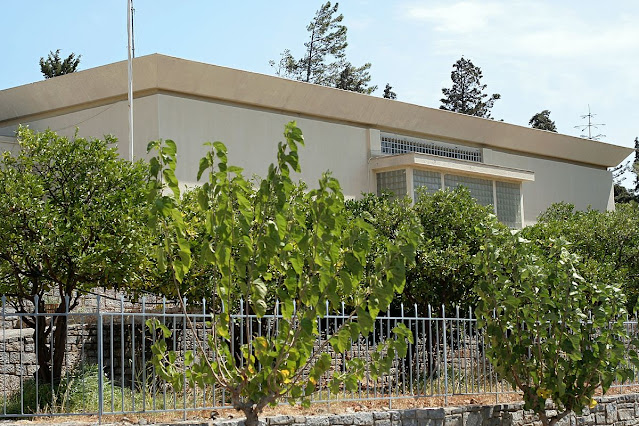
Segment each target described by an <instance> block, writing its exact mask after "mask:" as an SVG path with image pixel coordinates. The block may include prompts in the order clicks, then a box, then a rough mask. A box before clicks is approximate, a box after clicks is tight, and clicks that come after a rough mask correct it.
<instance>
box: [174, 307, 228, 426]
mask: <svg viewBox="0 0 639 426" xmlns="http://www.w3.org/2000/svg"><path fill="white" fill-rule="evenodd" d="M186 302H187V299H186V297H185V298H184V299H183V300H182V303H183V304H184V309H183V311H184V312H183V315H184V316H183V318H182V350H181V352H182V356H184V354H185V353H186V321H187V320H188V312H187V309H186ZM222 312H224V304H222ZM231 330H232V328H231ZM231 337H232V335H231ZM183 380H184V383H183V384H184V386H182V393H183V395H182V404H183V406H182V410H183V413H182V419H183V420H184V421H186V364H184V378H183Z"/></svg>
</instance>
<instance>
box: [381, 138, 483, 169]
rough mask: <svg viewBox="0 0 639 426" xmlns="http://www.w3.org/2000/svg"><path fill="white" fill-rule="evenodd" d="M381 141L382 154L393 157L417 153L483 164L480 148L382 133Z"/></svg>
mask: <svg viewBox="0 0 639 426" xmlns="http://www.w3.org/2000/svg"><path fill="white" fill-rule="evenodd" d="M381 140H382V154H390V155H394V154H406V153H409V152H417V153H420V154H428V155H436V156H438V157H446V158H455V159H458V160H466V161H474V162H476V163H481V162H483V158H482V151H481V149H480V148H473V147H470V146H463V145H454V144H450V143H446V142H435V141H429V140H425V139H418V138H411V137H408V136H399V135H390V134H384V133H382V135H381Z"/></svg>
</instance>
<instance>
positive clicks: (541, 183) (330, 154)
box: [0, 93, 614, 224]
mask: <svg viewBox="0 0 639 426" xmlns="http://www.w3.org/2000/svg"><path fill="white" fill-rule="evenodd" d="M134 118H135V129H134V130H135V146H134V154H135V158H141V157H144V156H145V155H146V145H147V143H148V142H149V141H150V140H153V139H158V138H163V139H173V140H175V141H176V143H177V144H178V161H179V162H178V170H177V175H178V178H179V180H180V182H182V183H183V184H188V185H193V184H195V183H196V173H197V168H198V164H199V159H200V158H201V157H202V156H203V155H204V153H205V148H204V147H203V145H202V144H203V143H204V142H206V141H216V140H220V141H222V142H224V143H225V144H226V145H227V147H228V149H229V162H230V163H231V164H234V165H238V166H240V167H243V168H244V169H245V175H246V176H251V175H253V174H257V175H262V176H263V175H264V174H265V173H266V170H267V168H268V165H269V164H270V163H271V162H274V161H275V153H276V148H277V143H278V142H279V141H281V140H282V139H283V135H282V133H283V130H284V125H285V124H286V123H287V122H289V121H291V120H296V121H297V123H298V126H299V127H300V128H301V129H302V131H303V132H304V137H305V140H306V146H305V147H303V148H301V150H300V161H301V167H302V174H301V175H300V176H296V178H300V179H302V180H304V181H305V182H307V183H308V184H309V185H310V186H315V185H316V182H317V180H318V179H319V178H320V177H321V174H322V173H323V172H324V171H326V170H330V171H332V173H333V175H334V176H335V177H336V178H338V179H339V181H340V183H341V184H342V188H343V189H344V193H345V195H346V196H348V197H358V196H359V195H360V194H361V193H362V192H374V191H375V190H376V184H375V174H374V173H373V172H372V171H371V170H372V166H371V154H372V155H379V153H380V149H381V146H380V131H379V130H377V129H374V128H371V126H365V125H357V124H351V123H343V122H335V121H330V120H326V119H320V118H316V117H309V116H306V115H295V114H291V113H284V112H279V111H276V110H272V109H265V108H258V107H251V106H247V105H238V104H233V103H227V102H223V101H219V100H212V99H201V98H195V97H187V96H178V95H174V94H169V93H154V94H148V95H146V96H142V97H139V98H137V99H135V102H134ZM23 124H27V125H29V126H31V127H32V128H33V129H36V130H44V129H46V128H50V129H52V130H55V131H57V132H58V133H60V134H64V135H68V136H71V135H73V133H74V132H75V129H76V127H77V128H78V129H79V134H80V135H81V136H93V137H102V136H103V135H105V134H113V135H114V136H116V137H117V138H118V139H119V140H120V143H119V149H120V152H121V153H122V155H123V156H124V157H126V158H128V156H129V152H128V143H127V135H128V130H127V129H128V116H127V103H126V101H125V100H119V101H112V102H111V103H105V104H104V105H99V106H93V107H90V108H85V109H81V110H76V111H72V112H65V111H60V112H58V113H57V114H51V116H49V117H48V118H41V119H38V120H32V121H26V122H23ZM15 127H16V126H15V125H12V126H6V127H2V128H0V135H10V134H12V133H13V131H14V130H15ZM3 147H4V145H3ZM483 152H484V161H485V163H486V164H491V165H497V166H501V167H510V168H513V169H520V170H527V171H532V172H533V173H534V182H523V183H522V194H523V198H524V219H525V224H530V223H533V222H534V221H535V220H536V218H537V216H538V215H539V213H541V212H542V211H544V210H545V209H546V208H547V207H548V206H549V205H550V204H552V203H553V202H558V201H566V202H570V203H574V204H575V206H576V207H577V208H578V209H586V208H588V207H592V208H595V209H598V210H606V209H613V208H614V203H613V202H612V177H611V173H610V172H608V171H607V170H605V168H603V167H596V166H590V165H580V164H574V163H569V162H565V161H561V160H557V159H550V158H542V157H539V156H534V155H529V154H522V153H514V152H507V151H500V150H497V149H489V148H486V147H485V148H484V149H483Z"/></svg>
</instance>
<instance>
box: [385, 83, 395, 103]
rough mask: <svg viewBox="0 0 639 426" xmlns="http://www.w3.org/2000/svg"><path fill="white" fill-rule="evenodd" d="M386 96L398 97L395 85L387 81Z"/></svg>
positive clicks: (389, 97) (387, 97)
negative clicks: (394, 88)
mask: <svg viewBox="0 0 639 426" xmlns="http://www.w3.org/2000/svg"><path fill="white" fill-rule="evenodd" d="M384 98H386V99H397V93H395V92H393V86H391V85H390V84H389V83H386V87H385V88H384Z"/></svg>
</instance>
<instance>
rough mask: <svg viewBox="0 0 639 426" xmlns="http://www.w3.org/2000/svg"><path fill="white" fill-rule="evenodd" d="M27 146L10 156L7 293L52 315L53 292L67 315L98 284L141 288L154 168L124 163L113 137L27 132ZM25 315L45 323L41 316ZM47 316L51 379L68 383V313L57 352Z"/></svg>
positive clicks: (23, 133) (1, 164)
mask: <svg viewBox="0 0 639 426" xmlns="http://www.w3.org/2000/svg"><path fill="white" fill-rule="evenodd" d="M18 141H19V144H20V151H19V152H17V153H14V154H12V153H10V152H5V153H4V154H3V156H2V160H0V239H1V240H2V242H3V244H2V245H1V246H0V274H1V276H2V279H1V280H0V292H1V293H2V294H6V295H8V296H9V297H10V299H9V301H10V303H12V304H13V305H14V306H15V307H16V309H17V311H18V312H20V313H31V312H32V309H33V305H34V303H36V300H37V309H38V310H39V311H40V312H44V296H45V294H52V293H53V294H56V295H57V297H58V298H59V300H60V302H59V306H58V307H57V310H56V311H57V312H59V313H63V312H65V311H67V310H68V311H71V310H73V309H74V308H75V307H76V306H77V304H78V302H79V298H80V296H81V295H82V294H86V292H87V291H89V290H90V289H92V288H94V287H97V286H104V287H109V288H114V287H117V288H121V289H125V290H126V291H133V290H134V289H135V288H136V286H137V285H138V284H139V282H138V272H139V271H140V268H139V267H140V265H141V264H142V263H143V261H144V259H145V258H146V251H145V245H146V243H147V242H148V232H147V230H146V229H147V228H146V226H145V224H144V217H145V215H146V212H145V208H146V207H145V203H144V196H145V195H144V194H145V181H146V177H147V167H146V166H145V165H144V164H142V163H135V164H132V163H130V162H128V161H125V160H122V159H120V158H119V157H118V153H117V150H116V148H115V147H114V146H113V145H114V144H115V139H114V138H113V137H108V136H107V137H106V138H105V139H104V140H100V139H84V138H80V137H74V138H66V137H62V136H58V135H57V134H56V133H54V132H52V131H50V130H47V131H44V132H41V133H37V132H34V131H31V130H29V129H28V128H25V127H20V128H19V129H18ZM36 298H37V299H36ZM66 298H68V302H67V299H66ZM23 318H24V319H25V322H26V324H27V325H28V326H29V327H35V325H36V319H35V318H31V317H29V316H26V317H23ZM44 320H45V318H44V317H39V318H38V319H37V321H38V323H39V327H38V328H37V330H38V336H34V337H36V338H35V341H36V342H38V344H39V345H40V346H39V348H38V350H39V354H40V355H42V356H40V357H39V372H38V374H40V375H41V380H42V381H46V380H48V379H50V378H51V377H52V374H53V377H54V378H59V377H60V374H61V368H62V360H63V358H64V351H65V343H66V316H58V317H56V321H55V325H56V327H55V331H54V336H53V339H52V340H53V341H54V342H55V346H54V347H50V346H49V345H48V344H47V336H48V335H49V333H51V332H52V327H45V324H44ZM52 352H53V353H52Z"/></svg>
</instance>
